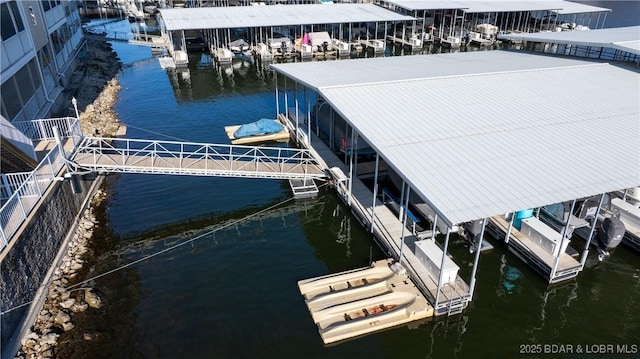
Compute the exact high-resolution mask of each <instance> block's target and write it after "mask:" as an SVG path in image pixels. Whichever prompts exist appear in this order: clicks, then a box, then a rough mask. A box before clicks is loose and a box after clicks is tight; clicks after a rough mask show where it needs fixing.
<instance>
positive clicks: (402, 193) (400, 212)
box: [398, 178, 405, 220]
mask: <svg viewBox="0 0 640 359" xmlns="http://www.w3.org/2000/svg"><path fill="white" fill-rule="evenodd" d="M404 185H405V182H404V178H403V179H402V188H401V189H400V203H398V206H399V207H400V210H399V211H398V220H400V219H401V218H402V213H403V208H402V203H403V202H404Z"/></svg>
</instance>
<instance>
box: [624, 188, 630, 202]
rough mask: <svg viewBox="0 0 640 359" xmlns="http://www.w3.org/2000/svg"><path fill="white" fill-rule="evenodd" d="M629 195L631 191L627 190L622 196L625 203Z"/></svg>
mask: <svg viewBox="0 0 640 359" xmlns="http://www.w3.org/2000/svg"><path fill="white" fill-rule="evenodd" d="M628 193H629V189H628V188H625V190H624V194H623V195H622V200H623V201H626V200H627V194H628Z"/></svg>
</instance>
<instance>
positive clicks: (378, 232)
mask: <svg viewBox="0 0 640 359" xmlns="http://www.w3.org/2000/svg"><path fill="white" fill-rule="evenodd" d="M285 123H287V125H288V126H289V127H290V130H291V131H292V133H295V128H294V127H293V125H292V124H291V123H290V122H289V121H286V122H285ZM310 135H311V143H312V146H310V147H309V148H308V149H309V151H310V153H311V155H312V156H313V157H315V158H316V159H317V161H318V163H319V165H320V166H323V167H324V168H326V169H330V168H339V169H340V171H342V172H343V173H344V174H348V173H349V167H348V166H347V165H345V164H344V163H343V162H342V161H341V160H340V159H339V158H338V156H336V154H335V153H333V151H332V150H331V149H329V147H327V146H326V145H325V144H324V142H323V141H322V140H320V138H318V137H317V136H316V135H315V134H314V133H311V134H310ZM296 137H298V138H299V137H300V136H296ZM345 179H346V176H345ZM335 185H336V189H337V191H338V193H339V194H341V195H342V196H343V198H344V199H345V201H346V202H347V204H348V205H349V206H350V207H351V209H352V211H353V213H354V214H355V215H356V217H357V218H358V220H359V221H360V222H361V224H362V225H363V226H364V227H365V228H370V226H371V218H372V206H373V192H371V190H369V189H368V188H367V186H365V184H364V183H362V181H360V180H359V179H358V178H353V180H352V193H351V197H350V198H349V196H348V188H347V187H346V186H347V184H346V183H344V182H340V183H336V184H335ZM374 211H375V225H374V228H373V234H374V235H375V238H376V239H377V240H378V241H379V243H380V244H381V246H382V248H383V250H384V251H385V252H386V253H387V254H388V255H390V256H393V257H394V258H398V257H399V255H400V244H401V238H402V234H403V231H402V227H403V225H402V221H401V220H400V219H399V218H398V216H396V215H395V214H394V213H393V211H392V210H391V209H390V208H389V207H387V206H386V205H385V204H384V203H382V202H381V201H380V200H379V199H376V203H375V210H374ZM404 235H405V237H404V238H405V247H404V249H403V250H402V254H403V257H404V258H403V260H402V264H403V265H404V266H405V268H406V269H407V271H408V272H409V273H410V274H411V275H410V276H411V278H413V279H414V282H415V284H416V286H417V287H418V288H419V289H420V291H421V292H422V293H423V294H424V295H425V296H426V297H427V299H428V300H429V302H430V303H431V304H432V305H433V306H434V308H435V309H436V312H435V314H436V315H442V314H455V313H459V312H461V311H462V309H464V307H466V305H467V304H468V302H469V300H470V295H469V286H468V285H467V283H465V282H464V280H462V278H460V276H456V279H455V280H454V281H453V282H451V283H443V285H442V286H441V288H440V295H439V300H438V303H435V299H436V294H437V288H438V280H439V278H438V275H439V274H438V273H433V272H432V271H430V270H429V269H428V268H427V267H426V266H425V265H424V264H423V263H422V262H421V261H420V260H419V259H418V257H417V256H416V255H415V253H414V250H415V244H414V243H415V242H416V241H418V240H419V239H418V238H416V237H415V236H414V235H412V234H411V232H410V231H409V230H408V229H406V230H405V231H404ZM441 258H442V256H440V259H441ZM438 266H440V263H438Z"/></svg>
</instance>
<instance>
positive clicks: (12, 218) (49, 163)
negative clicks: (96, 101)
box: [0, 117, 82, 251]
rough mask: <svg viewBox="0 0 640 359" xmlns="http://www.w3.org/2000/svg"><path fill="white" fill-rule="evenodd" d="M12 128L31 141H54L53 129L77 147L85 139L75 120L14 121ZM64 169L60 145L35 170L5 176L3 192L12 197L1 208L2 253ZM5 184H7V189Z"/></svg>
mask: <svg viewBox="0 0 640 359" xmlns="http://www.w3.org/2000/svg"><path fill="white" fill-rule="evenodd" d="M13 125H14V126H15V127H16V128H18V129H19V130H21V131H22V132H23V133H24V134H25V135H26V136H28V137H29V138H31V139H32V140H51V139H53V138H54V131H53V128H54V127H57V128H58V131H59V132H60V137H62V138H71V139H72V140H73V143H74V147H75V144H77V143H79V142H80V140H81V138H82V132H81V130H80V124H79V122H78V120H77V119H76V118H74V117H62V118H48V119H38V120H33V121H20V122H13ZM63 166H64V159H63V158H62V154H61V153H60V150H59V148H58V146H55V147H54V148H53V149H51V150H50V151H49V153H47V155H46V156H45V157H44V158H43V159H42V161H40V163H39V164H38V166H36V168H35V169H34V170H33V171H31V172H23V173H14V174H6V175H4V174H3V178H4V179H6V180H7V181H2V182H3V183H2V186H3V187H4V188H3V192H4V193H11V195H10V196H9V198H8V199H7V200H6V201H4V202H3V204H2V207H0V251H3V250H4V249H5V248H6V247H7V245H8V244H9V243H10V242H11V240H12V238H13V236H14V235H15V234H16V232H17V230H18V229H19V228H20V226H21V225H22V224H23V223H24V221H25V220H26V219H27V217H28V216H29V214H30V213H31V211H32V210H33V208H35V206H36V205H37V204H38V202H39V201H40V199H41V198H42V196H43V195H44V193H46V191H47V189H48V188H49V186H51V184H52V183H53V182H54V181H55V179H56V176H57V174H58V173H59V172H60V170H61V169H62V167H63ZM18 181H20V182H18ZM5 182H6V183H8V187H7V186H6V185H5ZM3 200H4V198H3Z"/></svg>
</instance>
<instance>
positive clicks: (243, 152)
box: [68, 137, 326, 192]
mask: <svg viewBox="0 0 640 359" xmlns="http://www.w3.org/2000/svg"><path fill="white" fill-rule="evenodd" d="M68 164H69V166H70V167H71V169H72V170H73V171H74V172H83V171H92V172H98V173H106V172H125V173H147V174H167V175H187V176H217V177H241V178H269V179H284V180H289V181H290V182H303V183H309V182H313V180H315V179H318V180H323V179H325V178H326V176H325V172H324V169H323V168H322V166H321V165H320V162H319V161H318V160H317V159H316V158H314V157H313V156H312V155H311V153H310V152H309V150H307V149H298V148H286V147H262V146H260V147H258V146H240V145H222V144H207V143H195V142H174V141H155V140H140V139H119V138H102V137H85V138H83V140H82V142H81V143H80V144H79V145H78V146H77V147H76V149H75V151H74V153H73V154H72V155H71V156H70V157H69V160H68ZM294 192H295V191H294Z"/></svg>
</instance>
